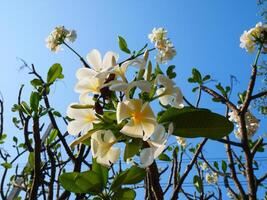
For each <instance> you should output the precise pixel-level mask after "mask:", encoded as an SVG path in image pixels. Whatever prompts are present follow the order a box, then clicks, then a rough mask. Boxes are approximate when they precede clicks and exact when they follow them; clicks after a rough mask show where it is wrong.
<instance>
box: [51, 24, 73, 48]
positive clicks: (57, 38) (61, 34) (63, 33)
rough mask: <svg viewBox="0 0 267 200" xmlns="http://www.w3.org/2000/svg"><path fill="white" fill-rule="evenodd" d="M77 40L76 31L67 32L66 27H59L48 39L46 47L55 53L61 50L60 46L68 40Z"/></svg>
mask: <svg viewBox="0 0 267 200" xmlns="http://www.w3.org/2000/svg"><path fill="white" fill-rule="evenodd" d="M76 38H77V34H76V31H74V30H67V29H66V28H65V27H64V26H57V27H55V29H54V30H53V31H52V32H51V33H50V34H49V36H48V37H47V38H46V46H47V48H49V49H50V50H51V51H53V52H58V51H59V50H60V45H61V44H62V43H63V42H64V41H65V40H66V39H67V40H68V41H70V42H74V41H75V40H76Z"/></svg>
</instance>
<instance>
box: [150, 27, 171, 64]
mask: <svg viewBox="0 0 267 200" xmlns="http://www.w3.org/2000/svg"><path fill="white" fill-rule="evenodd" d="M148 38H149V39H150V41H151V42H152V43H155V47H156V48H157V49H158V55H157V56H156V58H157V61H158V62H160V63H165V62H167V61H168V60H171V59H172V58H173V57H174V56H175V55H176V50H175V48H174V46H173V44H172V42H171V41H170V40H169V39H168V38H167V31H166V30H165V29H164V28H158V29H157V28H154V29H153V30H152V33H151V34H149V35H148Z"/></svg>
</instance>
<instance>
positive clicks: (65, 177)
mask: <svg viewBox="0 0 267 200" xmlns="http://www.w3.org/2000/svg"><path fill="white" fill-rule="evenodd" d="M59 182H60V184H61V185H62V186H63V188H64V189H66V190H68V191H70V192H74V193H89V194H92V195H95V194H99V193H101V192H102V189H103V188H102V187H101V185H102V184H101V180H100V179H99V176H98V174H97V173H96V172H94V171H86V172H81V173H79V172H69V173H64V174H62V175H60V177H59Z"/></svg>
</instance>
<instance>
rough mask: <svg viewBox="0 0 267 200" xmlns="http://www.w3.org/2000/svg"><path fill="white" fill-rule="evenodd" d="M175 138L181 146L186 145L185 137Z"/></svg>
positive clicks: (184, 146)
mask: <svg viewBox="0 0 267 200" xmlns="http://www.w3.org/2000/svg"><path fill="white" fill-rule="evenodd" d="M176 140H177V143H178V144H179V145H180V146H181V147H183V148H186V145H187V144H186V139H185V138H183V137H178V136H176Z"/></svg>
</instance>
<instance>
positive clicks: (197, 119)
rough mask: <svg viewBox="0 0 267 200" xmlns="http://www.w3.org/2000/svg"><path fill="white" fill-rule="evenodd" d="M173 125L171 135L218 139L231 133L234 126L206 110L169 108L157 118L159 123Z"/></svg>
mask: <svg viewBox="0 0 267 200" xmlns="http://www.w3.org/2000/svg"><path fill="white" fill-rule="evenodd" d="M171 122H172V123H173V126H174V131H173V135H176V136H180V137H185V138H196V137H206V138H211V139H220V138H222V137H224V136H226V135H228V134H229V133H231V132H232V130H233V128H234V125H233V123H232V122H230V121H229V120H228V119H227V118H225V117H224V116H222V115H219V114H216V113H213V112H211V111H209V110H207V109H196V108H191V107H185V108H183V109H177V108H173V107H172V108H169V109H167V110H166V111H165V112H164V113H163V114H162V115H161V117H160V118H159V123H171Z"/></svg>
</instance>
